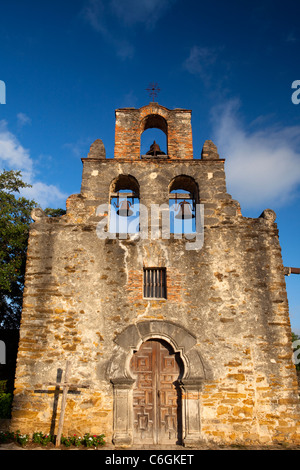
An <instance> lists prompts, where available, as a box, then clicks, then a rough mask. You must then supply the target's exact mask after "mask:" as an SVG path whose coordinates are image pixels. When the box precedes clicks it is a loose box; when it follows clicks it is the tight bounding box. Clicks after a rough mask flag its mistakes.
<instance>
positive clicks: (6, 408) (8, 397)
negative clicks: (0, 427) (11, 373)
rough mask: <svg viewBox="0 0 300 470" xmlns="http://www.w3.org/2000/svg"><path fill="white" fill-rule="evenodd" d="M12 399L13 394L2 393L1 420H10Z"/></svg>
mask: <svg viewBox="0 0 300 470" xmlns="http://www.w3.org/2000/svg"><path fill="white" fill-rule="evenodd" d="M12 398H13V396H12V394H11V393H1V392H0V419H9V418H10V412H11V403H12Z"/></svg>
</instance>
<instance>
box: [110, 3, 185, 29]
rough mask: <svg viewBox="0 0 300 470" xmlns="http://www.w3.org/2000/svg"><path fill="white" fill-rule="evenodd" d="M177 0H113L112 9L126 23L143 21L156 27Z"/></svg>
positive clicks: (130, 24) (151, 26)
mask: <svg viewBox="0 0 300 470" xmlns="http://www.w3.org/2000/svg"><path fill="white" fill-rule="evenodd" d="M175 1H176V0H126V1H124V0H111V2H110V7H111V9H112V11H113V12H114V13H115V14H116V15H117V16H118V17H119V19H120V20H121V21H122V22H124V23H125V25H128V26H132V25H134V24H137V23H143V24H145V25H146V26H147V27H148V28H150V29H152V28H153V27H155V25H156V23H157V21H158V20H159V19H160V18H161V17H162V16H163V15H164V14H165V12H166V11H167V9H168V8H170V7H171V6H172V5H173V4H174V3H175Z"/></svg>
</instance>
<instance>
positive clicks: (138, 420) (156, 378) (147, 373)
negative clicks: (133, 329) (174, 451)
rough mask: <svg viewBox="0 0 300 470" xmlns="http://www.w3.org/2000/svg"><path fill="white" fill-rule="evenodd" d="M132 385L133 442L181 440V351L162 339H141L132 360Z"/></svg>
mask: <svg viewBox="0 0 300 470" xmlns="http://www.w3.org/2000/svg"><path fill="white" fill-rule="evenodd" d="M130 370H131V373H132V376H133V377H135V378H136V381H135V384H134V387H133V442H135V443H139V444H141V443H145V444H181V443H182V405H181V403H182V400H181V388H180V380H181V378H182V376H183V362H182V360H181V358H180V357H179V353H175V352H174V350H173V348H172V347H171V346H170V345H169V344H168V343H167V342H166V341H163V340H161V339H151V340H148V341H145V342H144V343H142V345H141V347H140V348H139V350H138V351H136V352H135V353H134V354H133V356H132V358H131V361H130Z"/></svg>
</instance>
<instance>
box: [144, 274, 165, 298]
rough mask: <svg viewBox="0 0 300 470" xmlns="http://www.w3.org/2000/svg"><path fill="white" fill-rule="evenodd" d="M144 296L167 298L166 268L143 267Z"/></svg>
mask: <svg viewBox="0 0 300 470" xmlns="http://www.w3.org/2000/svg"><path fill="white" fill-rule="evenodd" d="M144 298H146V299H166V298H167V284H166V268H144Z"/></svg>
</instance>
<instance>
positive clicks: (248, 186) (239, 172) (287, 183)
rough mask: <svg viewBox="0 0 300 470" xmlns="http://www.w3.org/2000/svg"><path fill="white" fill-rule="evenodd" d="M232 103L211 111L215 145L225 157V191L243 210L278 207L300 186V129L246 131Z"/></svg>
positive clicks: (280, 128)
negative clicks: (226, 188) (226, 189)
mask: <svg viewBox="0 0 300 470" xmlns="http://www.w3.org/2000/svg"><path fill="white" fill-rule="evenodd" d="M238 108H239V103H238V102H237V101H232V102H229V103H227V104H226V105H225V106H222V107H218V108H215V109H214V110H213V113H212V115H213V126H214V134H215V138H214V140H215V143H216V145H217V146H218V149H219V153H220V155H221V156H224V157H225V158H226V179H227V186H228V191H229V192H230V194H231V195H232V196H233V198H234V199H237V200H238V201H239V202H240V203H241V206H242V208H243V207H245V208H256V209H261V208H262V209H265V208H266V207H268V206H269V207H270V208H275V209H276V207H280V206H282V205H284V204H286V203H289V202H290V201H292V200H293V199H294V198H295V197H297V196H298V195H299V194H298V191H299V185H300V153H299V144H300V126H291V127H279V126H274V127H268V128H267V127H265V128H264V129H262V130H256V131H253V130H252V131H251V132H250V131H249V129H250V128H251V129H252V127H251V126H249V127H248V130H247V129H246V126H245V125H243V124H242V120H241V119H240V117H239V116H238Z"/></svg>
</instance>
